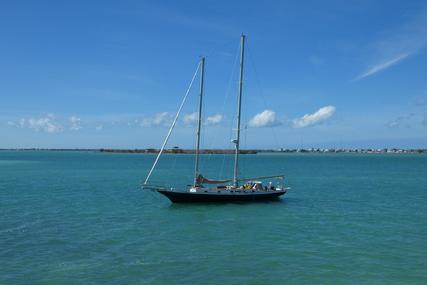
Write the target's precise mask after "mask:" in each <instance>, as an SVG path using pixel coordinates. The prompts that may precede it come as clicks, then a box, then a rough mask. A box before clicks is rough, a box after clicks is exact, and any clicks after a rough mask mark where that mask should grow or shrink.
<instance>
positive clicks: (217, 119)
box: [206, 114, 224, 125]
mask: <svg viewBox="0 0 427 285" xmlns="http://www.w3.org/2000/svg"><path fill="white" fill-rule="evenodd" d="M223 119H224V116H223V115H221V114H216V115H213V116H210V117H207V118H206V124H207V125H217V124H220V123H221V122H222V120H223Z"/></svg>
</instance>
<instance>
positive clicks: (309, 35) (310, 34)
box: [0, 1, 427, 148]
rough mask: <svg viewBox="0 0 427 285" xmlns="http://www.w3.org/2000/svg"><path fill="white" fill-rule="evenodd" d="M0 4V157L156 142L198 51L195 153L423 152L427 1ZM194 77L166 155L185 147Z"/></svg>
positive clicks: (426, 137)
mask: <svg viewBox="0 0 427 285" xmlns="http://www.w3.org/2000/svg"><path fill="white" fill-rule="evenodd" d="M230 2H231V1H162V2H160V1H152V2H147V1H3V2H2V3H1V4H0V35H1V44H0V63H1V64H0V99H1V101H0V102H1V104H0V148H9V147H12V148H14V147H50V148H73V147H79V148H84V147H88V148H92V147H95V148H96V147H114V148H145V147H159V146H160V144H161V142H162V140H163V138H164V136H165V135H166V133H167V130H168V127H167V125H168V124H170V121H171V118H172V116H173V115H174V112H176V110H177V108H178V105H179V103H180V101H181V99H182V97H183V96H184V93H185V91H186V89H187V87H188V84H189V82H190V80H191V78H192V76H193V73H194V71H195V69H196V66H197V64H198V60H199V56H201V55H204V56H206V77H205V80H206V81H205V95H206V100H205V104H204V110H205V113H204V133H203V146H204V147H221V148H227V147H231V146H232V145H231V144H230V140H231V139H232V137H233V135H232V132H231V129H232V128H233V124H234V122H235V114H234V113H235V110H236V96H237V85H238V77H237V75H238V72H237V65H236V58H237V57H236V56H237V54H238V45H239V37H240V34H241V33H242V32H244V33H245V34H246V35H247V53H246V62H245V64H246V68H245V82H244V99H243V107H242V110H243V113H244V116H243V121H244V122H243V125H244V126H243V128H244V133H243V134H242V145H243V147H246V148H279V147H292V148H294V147H301V146H302V147H376V148H377V147H405V148H411V147H414V148H426V147H427V80H426V74H427V52H426V51H427V49H426V47H427V2H426V1H262V2H261V1H258V2H257V3H249V1H232V3H230ZM197 80H198V79H196V83H195V85H194V88H193V89H192V90H191V93H190V97H189V100H188V102H187V104H186V105H185V107H184V109H183V114H182V117H181V118H180V120H179V122H178V125H177V127H176V130H175V132H174V134H173V136H172V138H171V141H170V144H169V145H170V146H173V145H178V146H180V147H186V148H187V147H193V146H194V139H193V135H194V133H195V128H194V118H195V113H194V112H196V108H197V107H196V103H197V89H198V82H197Z"/></svg>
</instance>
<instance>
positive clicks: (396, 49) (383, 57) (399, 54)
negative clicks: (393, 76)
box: [354, 7, 427, 81]
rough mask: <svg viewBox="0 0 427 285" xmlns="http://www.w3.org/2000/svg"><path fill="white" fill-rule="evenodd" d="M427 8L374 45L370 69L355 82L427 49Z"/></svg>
mask: <svg viewBox="0 0 427 285" xmlns="http://www.w3.org/2000/svg"><path fill="white" fill-rule="evenodd" d="M426 35H427V7H425V8H424V9H421V10H420V12H419V13H418V14H417V15H415V16H414V17H413V18H412V19H411V20H410V21H408V22H407V23H405V24H404V25H402V26H401V27H399V28H397V29H395V30H394V31H393V33H392V34H389V35H385V36H384V37H383V38H380V39H379V40H377V41H376V42H375V43H373V45H372V46H373V50H372V57H374V58H375V61H373V63H372V64H370V65H371V67H370V68H368V69H367V70H366V71H364V72H362V73H361V74H360V75H358V76H356V77H355V78H354V80H355V81H357V80H361V79H364V78H367V77H369V76H372V75H374V74H377V73H378V72H380V71H384V70H386V69H388V68H390V67H392V66H394V65H396V64H398V63H400V62H402V61H404V60H405V59H407V58H409V57H410V56H414V55H415V54H416V53H418V52H419V51H420V50H422V49H424V48H426V47H427V36H426Z"/></svg>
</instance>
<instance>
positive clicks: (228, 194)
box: [143, 34, 289, 203]
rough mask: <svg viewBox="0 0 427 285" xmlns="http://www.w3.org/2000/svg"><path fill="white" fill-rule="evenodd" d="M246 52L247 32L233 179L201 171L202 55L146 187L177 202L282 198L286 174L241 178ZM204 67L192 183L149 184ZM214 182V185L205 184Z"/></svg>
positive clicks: (242, 41) (240, 85) (243, 45)
mask: <svg viewBox="0 0 427 285" xmlns="http://www.w3.org/2000/svg"><path fill="white" fill-rule="evenodd" d="M244 55H245V35H244V34H242V35H241V39H240V78H239V93H238V100H237V128H236V138H235V139H234V140H233V141H232V142H233V143H234V145H235V151H234V173H233V178H232V179H223V180H218V179H208V178H205V177H204V176H203V175H202V174H201V173H200V134H201V127H202V105H203V84H204V70H205V58H204V57H202V58H201V59H200V62H199V65H198V68H197V70H196V72H195V74H194V76H193V79H192V81H191V83H190V87H189V88H188V90H187V93H186V95H185V96H184V99H183V101H182V103H181V105H180V107H179V109H178V112H177V113H176V116H175V119H174V120H173V122H172V126H171V128H170V129H169V132H168V134H167V136H166V139H165V140H164V142H163V145H162V147H161V149H160V151H159V153H158V155H157V157H156V160H155V162H154V164H153V166H152V168H151V169H150V172H149V173H148V175H147V178H146V179H145V182H144V185H143V188H145V189H151V190H154V191H157V192H158V193H160V194H162V195H164V196H166V197H167V198H168V199H169V200H170V201H172V202H174V203H191V202H238V201H261V200H272V199H278V198H279V197H280V196H282V195H284V194H285V193H286V191H287V190H288V189H289V188H288V187H285V186H284V175H272V176H263V177H255V178H239V154H240V124H241V122H240V119H241V109H242V108H241V107H242V94H243V66H244ZM199 70H200V93H199V106H198V121H197V139H196V150H195V166H194V181H193V184H192V185H188V186H187V187H186V188H184V189H177V188H172V187H161V186H154V185H150V184H148V181H149V178H150V176H151V174H152V172H153V170H154V168H155V167H156V165H157V162H158V161H159V158H160V156H161V155H162V153H163V150H164V148H165V146H166V143H167V141H168V140H169V137H170V135H171V133H172V130H173V128H174V126H175V124H176V122H177V120H178V116H179V114H180V112H181V109H182V107H183V105H184V103H185V100H186V98H187V96H188V93H189V90H190V88H191V85H192V84H193V81H194V79H195V77H196V74H197V73H198V71H199ZM266 179H275V180H277V181H279V183H278V184H276V185H273V183H272V182H271V181H270V182H269V183H268V184H267V185H264V184H263V182H262V181H263V180H266ZM205 185H210V186H205Z"/></svg>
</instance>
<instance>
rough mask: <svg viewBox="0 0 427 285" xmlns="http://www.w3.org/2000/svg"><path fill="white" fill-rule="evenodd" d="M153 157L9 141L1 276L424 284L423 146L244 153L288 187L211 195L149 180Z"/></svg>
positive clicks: (426, 174)
mask: <svg viewBox="0 0 427 285" xmlns="http://www.w3.org/2000/svg"><path fill="white" fill-rule="evenodd" d="M154 158H155V157H154V156H153V155H142V154H109V153H99V152H55V151H46V152H44V151H11V152H9V151H1V152H0V284H427V155H405V154H397V155H396V154H382V155H377V154H367V155H366V154H284V155H280V154H277V155H273V154H271V155H268V154H265V155H242V169H241V174H242V176H245V177H247V176H252V175H256V176H259V175H261V176H262V175H269V174H281V173H284V174H286V176H287V180H286V181H287V185H288V186H290V187H292V189H291V190H289V192H288V193H287V194H286V195H285V196H284V198H283V199H281V200H279V201H275V202H261V203H252V204H251V203H249V204H248V203H234V204H233V203H228V204H206V205H204V204H193V205H178V204H171V203H170V202H169V201H168V200H167V199H166V198H164V197H163V196H160V195H159V194H157V193H153V192H149V191H143V190H141V188H140V185H141V182H142V181H143V179H144V178H145V175H146V174H147V172H148V170H149V167H150V166H151V164H152V163H153V160H154ZM193 161H194V157H193V156H192V155H165V156H164V157H163V158H162V159H161V161H160V163H159V166H158V171H155V173H154V175H153V178H152V179H153V182H156V183H162V184H164V185H185V184H189V183H191V181H192V173H193V168H194V167H193ZM231 168H232V156H227V155H205V156H203V157H202V170H203V173H204V175H205V176H207V177H212V178H218V177H228V176H230V175H229V174H231V173H232V172H231Z"/></svg>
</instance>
